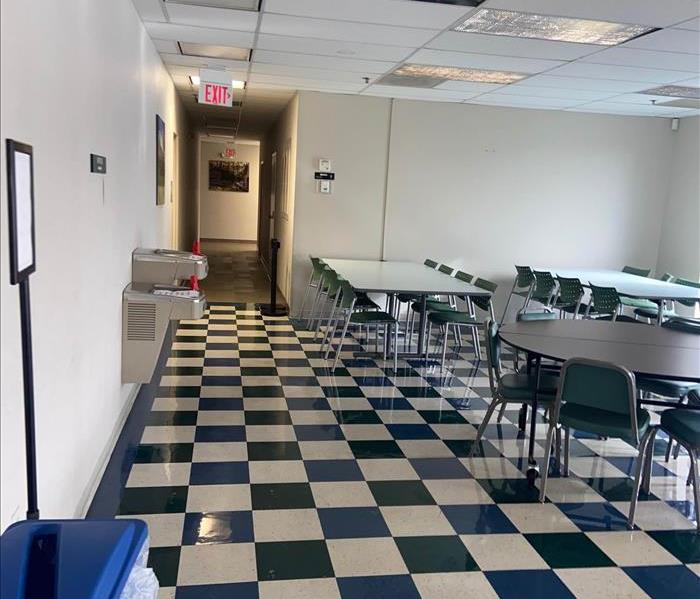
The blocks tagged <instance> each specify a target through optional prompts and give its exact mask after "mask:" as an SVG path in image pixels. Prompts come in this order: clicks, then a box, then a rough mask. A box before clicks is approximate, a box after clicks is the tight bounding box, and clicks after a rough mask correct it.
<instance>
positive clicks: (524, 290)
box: [500, 265, 535, 324]
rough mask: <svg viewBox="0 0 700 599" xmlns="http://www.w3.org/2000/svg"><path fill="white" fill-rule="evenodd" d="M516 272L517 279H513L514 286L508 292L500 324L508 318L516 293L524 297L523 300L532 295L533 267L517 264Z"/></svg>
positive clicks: (533, 282)
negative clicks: (510, 305)
mask: <svg viewBox="0 0 700 599" xmlns="http://www.w3.org/2000/svg"><path fill="white" fill-rule="evenodd" d="M515 272H516V275H515V280H514V281H513V287H512V288H511V290H510V293H509V294H508V299H507V300H506V306H505V308H503V314H502V315H501V322H500V324H503V321H504V320H505V318H506V314H507V313H508V306H509V304H510V300H511V298H512V297H513V296H514V295H517V296H519V297H522V298H523V301H525V300H527V298H528V296H529V295H530V291H531V290H532V287H533V285H534V284H535V275H534V273H533V272H532V268H530V267H529V266H518V265H516V266H515Z"/></svg>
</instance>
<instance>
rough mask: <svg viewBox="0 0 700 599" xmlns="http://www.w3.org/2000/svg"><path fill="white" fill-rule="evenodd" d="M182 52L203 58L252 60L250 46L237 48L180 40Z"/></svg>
mask: <svg viewBox="0 0 700 599" xmlns="http://www.w3.org/2000/svg"><path fill="white" fill-rule="evenodd" d="M178 44H179V45H180V52H182V53H183V54H184V55H185V56H199V57H201V58H223V59H226V60H245V61H248V60H250V48H235V47H233V46H210V45H209V44H192V43H190V42H178Z"/></svg>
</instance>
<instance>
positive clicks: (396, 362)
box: [394, 319, 399, 374]
mask: <svg viewBox="0 0 700 599" xmlns="http://www.w3.org/2000/svg"><path fill="white" fill-rule="evenodd" d="M398 371H399V321H398V319H397V320H396V322H395V323H394V374H396V373H397V372H398Z"/></svg>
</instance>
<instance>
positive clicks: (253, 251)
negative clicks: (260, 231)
mask: <svg viewBox="0 0 700 599" xmlns="http://www.w3.org/2000/svg"><path fill="white" fill-rule="evenodd" d="M202 253H203V254H204V255H205V256H207V257H208V259H209V275H208V276H207V278H206V279H204V280H203V281H200V286H201V288H202V290H203V291H204V293H205V294H206V296H207V299H209V300H210V301H212V302H237V303H250V304H255V303H260V302H268V301H270V281H269V279H268V278H267V274H266V273H265V270H264V268H263V266H262V264H261V263H260V262H259V261H258V249H257V244H256V242H254V241H225V240H218V239H217V240H215V239H203V240H202Z"/></svg>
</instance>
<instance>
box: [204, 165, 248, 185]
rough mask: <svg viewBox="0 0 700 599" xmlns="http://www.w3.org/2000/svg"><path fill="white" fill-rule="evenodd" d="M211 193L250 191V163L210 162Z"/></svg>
mask: <svg viewBox="0 0 700 599" xmlns="http://www.w3.org/2000/svg"><path fill="white" fill-rule="evenodd" d="M209 190H210V191H238V192H241V193H248V192H249V191H250V163H249V162H236V161H233V160H210V161H209Z"/></svg>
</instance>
